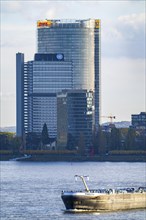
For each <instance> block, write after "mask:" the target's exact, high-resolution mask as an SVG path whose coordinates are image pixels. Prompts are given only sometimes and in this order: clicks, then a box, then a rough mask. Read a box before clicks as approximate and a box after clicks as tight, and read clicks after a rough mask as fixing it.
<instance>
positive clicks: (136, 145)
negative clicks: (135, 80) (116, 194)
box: [0, 124, 146, 155]
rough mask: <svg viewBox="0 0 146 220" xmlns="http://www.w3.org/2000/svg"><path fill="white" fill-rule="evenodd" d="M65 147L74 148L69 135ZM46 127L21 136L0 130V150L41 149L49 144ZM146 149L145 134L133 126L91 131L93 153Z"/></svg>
mask: <svg viewBox="0 0 146 220" xmlns="http://www.w3.org/2000/svg"><path fill="white" fill-rule="evenodd" d="M70 140H71V141H69V142H68V145H69V146H67V149H68V150H75V148H74V145H73V144H72V142H73V140H72V139H71V137H70ZM84 140H85V137H84V134H82V133H81V135H80V139H79V143H78V153H79V154H82V155H83V154H84V153H85V144H84V142H85V141H84ZM53 141H54V140H51V138H49V135H48V129H47V126H46V124H44V126H43V129H42V133H41V134H40V135H37V134H36V133H34V132H30V133H28V134H26V135H24V136H23V137H22V138H20V137H16V136H15V134H14V133H10V132H0V150H6V151H8V150H9V151H12V152H14V153H15V152H20V151H21V150H26V149H27V150H43V149H45V148H43V147H44V146H46V145H47V144H50V143H51V142H53ZM114 150H116V151H146V135H145V133H144V132H138V131H136V130H135V129H134V128H120V129H118V128H115V127H113V128H111V131H110V132H107V131H103V130H102V128H101V127H99V129H98V131H97V132H94V133H93V139H92V143H91V151H92V153H93V154H94V155H96V154H105V153H108V152H109V151H114ZM88 153H90V152H88Z"/></svg>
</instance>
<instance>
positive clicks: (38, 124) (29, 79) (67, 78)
mask: <svg viewBox="0 0 146 220" xmlns="http://www.w3.org/2000/svg"><path fill="white" fill-rule="evenodd" d="M60 56H61V54H60ZM22 58H23V59H22ZM72 74H73V73H72V62H70V61H65V60H64V57H63V55H62V58H61V59H60V57H59V58H58V54H35V58H34V60H33V61H28V62H24V55H23V54H21V53H18V54H17V91H18V93H17V112H18V114H17V118H18V119H17V135H18V136H21V134H22V133H23V128H24V130H25V132H26V133H27V132H36V133H41V131H42V128H43V125H44V123H46V124H47V126H48V132H49V136H50V137H51V138H54V137H56V135H57V97H56V93H57V92H60V91H62V89H72Z"/></svg>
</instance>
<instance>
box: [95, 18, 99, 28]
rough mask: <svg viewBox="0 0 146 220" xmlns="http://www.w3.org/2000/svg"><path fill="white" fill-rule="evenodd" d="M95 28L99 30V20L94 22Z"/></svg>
mask: <svg viewBox="0 0 146 220" xmlns="http://www.w3.org/2000/svg"><path fill="white" fill-rule="evenodd" d="M95 28H100V20H99V19H97V20H95Z"/></svg>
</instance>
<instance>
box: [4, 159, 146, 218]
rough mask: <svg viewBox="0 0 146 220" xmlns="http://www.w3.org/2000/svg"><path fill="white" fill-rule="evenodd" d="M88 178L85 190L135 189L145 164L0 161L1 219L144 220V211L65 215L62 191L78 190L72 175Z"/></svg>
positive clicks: (145, 172) (144, 178) (140, 182)
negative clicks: (86, 176)
mask: <svg viewBox="0 0 146 220" xmlns="http://www.w3.org/2000/svg"><path fill="white" fill-rule="evenodd" d="M76 174H78V175H89V177H90V179H89V181H88V182H87V184H88V187H89V188H92V189H96V188H115V187H139V186H145V185H146V183H145V181H146V163H124V162H123V163H112V162H82V163H70V162H13V161H7V162H1V218H0V219H1V220H8V219H9V220H13V219H14V220H24V219H26V220H44V219H45V220H60V219H61V220H70V219H72V220H90V219H91V220H95V219H96V220H145V219H146V210H130V211H120V212H111V213H102V214H99V213H90V214H89V213H84V214H83V213H82V214H81V213H80V214H70V213H65V212H64V210H65V207H64V204H63V202H62V200H61V191H62V190H77V189H79V190H81V189H84V186H83V184H82V182H81V181H80V180H78V181H75V179H74V175H76Z"/></svg>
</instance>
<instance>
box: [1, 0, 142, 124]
mask: <svg viewBox="0 0 146 220" xmlns="http://www.w3.org/2000/svg"><path fill="white" fill-rule="evenodd" d="M46 18H47V19H86V18H99V19H101V23H102V26H101V115H104V116H105V115H107V116H108V115H110V114H113V115H116V121H124V120H128V121H130V120H131V114H137V113H139V112H141V111H146V109H145V46H146V45H145V25H146V24H145V19H146V18H145V1H143V0H137V1H134V0H129V1H126V0H121V1H110V0H108V1H77V0H76V1H42V0H40V1H34V0H33V1H28V0H27V1H19V0H17V1H11V0H9V1H5V0H3V1H1V91H0V92H1V120H0V123H1V124H0V126H11V125H15V124H16V122H15V121H16V113H15V111H16V92H15V87H16V82H15V77H16V73H15V71H16V67H15V63H16V61H15V54H16V53H17V52H23V53H25V59H26V61H27V60H31V59H33V54H34V53H35V52H36V51H37V43H36V42H37V35H36V21H37V20H41V19H46ZM106 120H108V119H106V118H102V121H106Z"/></svg>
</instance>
